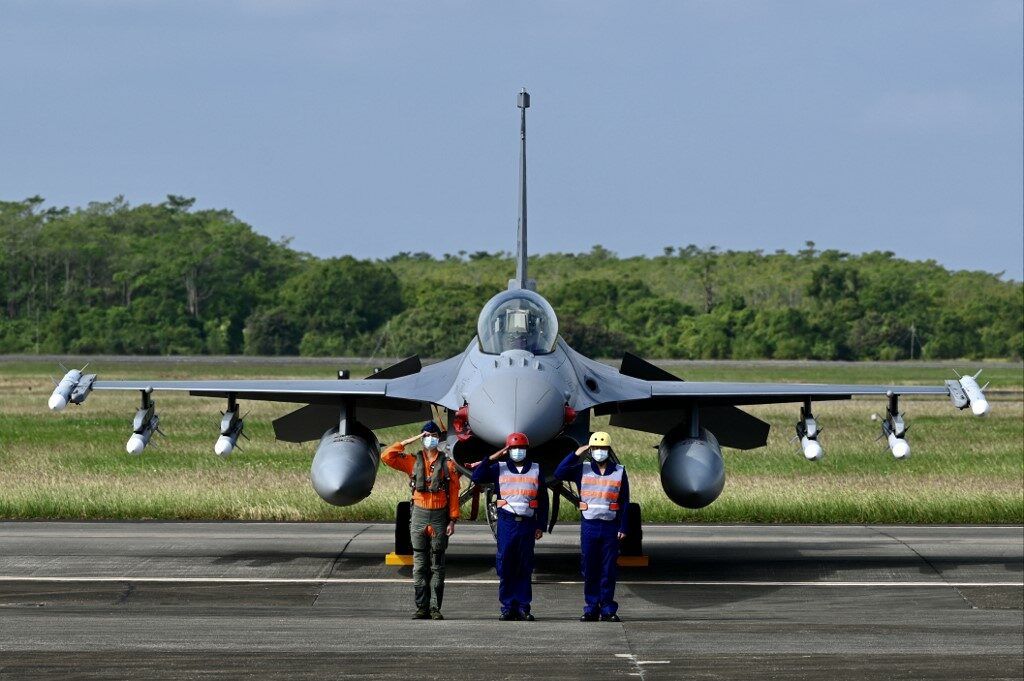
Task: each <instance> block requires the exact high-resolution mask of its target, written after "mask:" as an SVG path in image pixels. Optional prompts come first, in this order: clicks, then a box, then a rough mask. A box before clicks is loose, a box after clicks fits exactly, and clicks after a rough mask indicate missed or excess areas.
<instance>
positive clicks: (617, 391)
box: [575, 353, 989, 449]
mask: <svg viewBox="0 0 1024 681" xmlns="http://www.w3.org/2000/svg"><path fill="white" fill-rule="evenodd" d="M575 361H576V362H577V365H578V366H580V367H581V368H582V369H583V372H582V375H583V376H588V375H589V376H594V377H596V380H600V381H601V382H602V383H603V384H605V386H606V389H602V390H601V391H600V392H598V393H594V392H591V393H590V394H588V395H586V399H587V400H589V404H588V405H587V406H590V407H593V409H594V414H596V415H606V416H611V424H612V425H615V426H620V427H623V428H632V429H634V430H642V431H646V432H650V433H659V434H662V435H663V434H665V433H667V432H668V431H669V430H670V429H672V428H673V427H674V426H675V425H677V424H678V423H679V422H680V419H681V418H682V416H683V415H684V414H688V413H689V412H690V410H692V409H698V410H699V412H700V420H701V422H702V423H703V424H705V425H706V426H707V427H708V428H709V429H710V430H711V431H712V432H715V434H716V435H718V436H719V439H720V441H721V444H722V445H724V446H727V447H734V448H737V449H753V448H756V447H761V446H763V445H764V444H765V443H766V442H767V438H768V429H769V426H768V424H767V423H765V422H764V421H762V420H760V419H758V418H756V417H754V416H752V415H751V414H748V413H746V412H744V411H742V410H741V409H739V408H738V407H741V406H744V405H756V404H780V403H794V402H795V403H801V402H803V403H813V402H820V401H824V400H848V399H850V398H852V397H855V396H861V395H868V396H870V395H878V396H881V397H884V398H886V399H887V400H889V405H890V410H891V409H892V408H894V407H895V404H896V400H897V399H898V398H899V396H901V395H906V396H911V395H935V396H943V397H948V398H949V399H950V401H951V402H952V403H953V406H954V407H956V408H958V409H964V408H967V407H970V408H971V410H972V411H973V412H974V413H975V414H976V415H978V416H984V415H985V414H987V413H988V410H989V406H988V402H987V400H985V397H984V395H983V394H982V391H981V388H979V386H978V384H977V382H976V381H975V379H974V377H972V376H962V377H960V378H959V380H949V381H946V382H945V384H944V385H860V384H822V383H734V382H718V381H684V380H683V379H681V378H679V377H677V376H675V375H673V374H671V373H669V372H667V371H665V370H664V369H661V368H660V367H657V366H654V365H653V364H650V363H649V362H646V361H644V360H643V359H641V358H639V357H637V356H636V355H632V354H629V353H627V354H626V355H625V356H624V357H623V360H622V365H621V366H620V368H619V370H618V371H617V372H616V371H615V370H614V369H612V368H611V367H608V366H607V365H601V364H599V363H597V362H594V361H593V360H587V359H585V358H581V356H579V355H577V356H576V358H575ZM808 413H809V412H808ZM896 416H898V414H894V415H893V418H895V417H896Z"/></svg>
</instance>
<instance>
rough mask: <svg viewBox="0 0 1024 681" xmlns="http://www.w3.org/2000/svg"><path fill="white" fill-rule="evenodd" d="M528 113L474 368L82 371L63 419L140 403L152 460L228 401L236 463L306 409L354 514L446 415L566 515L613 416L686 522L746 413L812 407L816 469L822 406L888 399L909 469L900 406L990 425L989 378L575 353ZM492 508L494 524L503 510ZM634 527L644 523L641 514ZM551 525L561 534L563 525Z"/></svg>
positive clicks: (300, 437)
mask: <svg viewBox="0 0 1024 681" xmlns="http://www.w3.org/2000/svg"><path fill="white" fill-rule="evenodd" d="M529 106H530V96H529V94H528V93H527V92H526V91H525V90H523V91H522V92H521V93H519V97H518V107H519V109H520V125H521V127H520V180H519V181H520V187H519V198H520V204H519V228H518V250H517V260H516V275H515V278H514V279H512V280H510V281H509V283H508V288H507V290H505V291H502V292H500V293H498V294H497V295H495V296H494V297H493V298H491V299H490V300H489V301H488V302H487V304H486V305H484V307H483V310H482V311H481V312H480V317H479V321H478V322H477V334H476V337H474V338H472V339H471V340H469V342H468V344H467V346H466V349H465V350H464V351H463V352H462V353H461V354H459V355H457V356H455V357H452V358H450V359H447V360H444V361H442V362H439V363H437V364H433V365H430V366H422V365H421V363H420V360H419V358H418V357H410V358H408V359H405V360H403V361H401V362H399V363H397V364H395V365H393V366H390V367H388V368H386V369H383V370H382V371H378V372H377V373H374V374H373V375H371V376H368V377H367V378H365V379H363V380H338V379H329V380H230V381H229V380H214V381H102V380H97V379H96V375H95V374H88V375H83V373H82V372H81V371H78V370H71V371H68V372H67V374H66V375H65V376H64V378H63V379H62V380H61V381H60V383H59V384H57V387H56V388H55V389H54V391H53V394H52V395H51V397H50V400H49V406H50V408H51V409H53V410H57V411H59V410H61V409H63V408H64V407H65V406H66V405H67V404H68V403H69V402H72V403H75V404H80V403H82V402H83V401H84V400H85V399H86V397H87V396H88V395H89V393H90V392H91V391H93V390H137V391H139V393H140V395H141V406H140V408H139V410H138V413H137V414H136V416H135V420H134V424H133V431H132V434H131V437H130V439H129V440H128V444H127V450H128V452H129V453H130V454H141V453H142V451H143V450H144V449H145V447H146V445H147V444H148V443H149V441H150V439H151V438H152V436H153V433H154V432H159V416H158V415H157V412H156V408H155V403H154V401H153V399H152V393H153V392H155V391H160V390H175V391H187V392H188V393H189V394H190V395H193V396H196V397H219V398H222V399H226V400H227V410H226V411H225V412H224V416H223V419H222V421H221V427H220V434H219V437H218V439H217V441H216V444H215V448H214V449H215V452H216V453H217V454H218V455H220V456H227V455H228V454H230V453H231V451H232V450H233V449H234V448H235V447H236V446H237V442H238V439H239V437H241V436H243V429H244V422H243V419H242V418H241V417H240V415H239V414H240V412H239V400H268V401H274V402H290V403H296V404H302V405H304V406H302V407H300V408H299V409H297V410H295V411H292V412H291V413H289V414H287V415H285V416H282V417H281V418H279V419H277V420H276V421H274V432H275V434H276V436H277V439H279V440H284V441H287V442H307V441H312V440H319V445H318V446H317V450H316V454H315V456H314V457H313V463H312V470H311V478H312V483H313V487H314V489H315V490H316V492H317V494H319V495H320V496H321V497H322V498H323V499H324V501H326V502H328V503H330V504H335V505H338V506H347V505H350V504H355V503H357V502H359V501H361V500H362V499H365V498H366V497H367V496H369V494H370V492H371V490H372V489H373V485H374V481H375V479H376V477H377V469H378V464H379V458H380V456H379V455H380V444H379V442H378V441H377V438H376V436H375V435H374V432H373V431H374V430H375V429H378V428H385V427H388V426H397V425H402V424H409V423H416V422H421V421H423V420H425V419H428V418H430V417H431V415H432V413H433V412H438V413H440V414H442V418H443V419H444V420H446V421H447V425H448V430H447V440H446V443H445V444H446V447H445V450H446V451H447V453H448V455H449V456H451V457H452V459H453V460H454V461H455V462H456V464H458V465H459V466H460V467H461V466H462V465H463V464H465V463H467V462H471V461H477V460H479V459H481V458H482V457H483V456H485V455H488V454H490V453H492V452H494V451H495V449H497V448H500V447H502V446H503V445H504V443H505V438H506V436H507V435H509V434H510V433H513V432H521V433H525V434H526V435H527V436H528V437H529V440H530V443H531V445H532V447H531V457H532V458H533V460H535V461H539V462H541V465H542V468H543V470H545V472H546V473H547V476H548V477H547V484H548V486H549V488H550V489H551V490H552V491H553V492H554V493H555V496H554V502H555V504H556V505H557V502H558V500H559V499H560V498H566V499H569V500H571V501H574V502H575V501H578V499H577V497H576V495H575V494H574V492H573V490H572V489H570V488H569V487H568V486H566V485H563V484H562V483H560V482H556V481H554V480H553V479H552V478H551V472H552V470H553V468H554V466H555V464H557V462H558V461H559V460H560V459H561V458H562V457H564V456H565V454H566V453H568V452H569V451H571V450H573V449H575V448H576V447H577V446H578V445H579V444H580V443H582V442H586V441H587V438H588V436H589V433H590V427H589V425H590V416H591V414H596V415H609V416H610V417H611V419H610V420H611V424H612V425H613V426H618V427H623V428H631V429H634V430H640V431H645V432H649V433H654V434H657V435H660V436H661V441H660V444H659V445H658V456H659V460H660V465H661V484H662V487H663V488H664V491H665V493H666V494H667V495H668V496H669V498H671V499H672V501H674V502H675V503H677V504H679V505H681V506H685V507H687V508H701V507H704V506H707V505H708V504H710V503H711V502H713V501H714V500H715V499H716V498H717V497H718V496H719V494H720V493H721V492H722V488H723V486H724V485H725V466H724V463H723V460H722V453H721V447H733V448H737V449H753V448H756V447H762V446H764V445H765V443H766V442H767V436H768V428H769V425H768V424H767V423H765V422H764V421H762V420H760V419H758V418H755V417H754V416H751V415H750V414H748V413H746V412H744V411H742V410H741V409H739V408H738V407H740V406H743V405H753V404H769V403H782V402H791V403H795V404H799V405H800V412H799V420H797V422H796V439H799V441H800V445H801V448H802V450H803V454H804V456H805V457H806V458H807V459H809V460H812V461H813V460H817V459H819V458H820V457H821V456H822V448H821V445H820V444H819V442H818V432H819V427H818V425H817V422H816V421H815V418H814V415H813V413H812V409H811V407H812V405H813V403H814V402H815V401H820V400H845V399H849V398H850V397H852V396H854V395H878V396H882V397H884V398H885V399H886V401H887V408H886V412H885V416H884V417H883V418H882V419H881V438H884V439H885V440H887V442H888V445H889V448H890V450H891V451H892V454H893V455H894V456H895V457H896V458H897V459H903V458H906V457H907V456H909V455H910V446H909V444H908V443H907V440H906V437H905V436H906V430H907V426H906V423H905V421H904V415H903V414H902V413H901V412H900V411H899V398H900V396H901V395H946V396H948V397H949V398H950V399H951V401H952V403H953V406H955V407H957V408H959V409H965V408H970V409H971V410H972V412H973V413H974V414H975V415H977V416H985V415H986V414H988V412H989V404H988V401H987V400H986V399H985V396H984V394H983V392H982V388H981V387H980V386H979V385H978V383H977V381H976V380H975V379H976V376H960V377H959V378H958V379H956V380H948V381H946V382H945V384H944V385H935V386H897V385H808V384H796V383H723V382H698V381H684V380H682V379H679V378H677V377H676V376H674V375H672V374H670V373H668V372H666V371H664V370H662V369H660V368H658V367H656V366H654V365H652V364H649V363H648V362H645V361H644V360H642V359H640V358H639V357H636V356H634V355H631V354H626V355H625V356H624V357H623V359H622V363H621V365H620V366H619V368H618V369H615V368H613V367H610V366H608V365H606V364H602V363H600V362H596V361H594V360H591V359H588V358H587V357H584V356H583V355H581V354H579V353H578V352H576V351H574V350H573V349H572V348H571V347H569V346H568V345H567V344H566V342H565V341H564V340H563V339H562V338H561V337H560V336H559V335H558V319H557V317H556V316H555V311H554V310H553V309H552V307H551V305H550V304H549V303H548V301H547V300H545V299H544V297H543V296H541V295H540V294H539V293H537V290H536V284H535V282H534V281H533V280H531V279H530V278H529V277H528V276H527V247H526V246H527V244H526V109H527V108H528V107H529ZM339 378H346V377H342V376H339ZM463 470H464V472H465V469H463ZM478 495H479V490H466V492H465V493H464V494H463V496H462V501H463V502H467V501H470V500H472V501H473V513H472V515H473V516H475V515H476V512H477V509H478V501H479V496H478ZM488 501H492V499H489V500H488ZM485 508H488V510H490V514H489V515H490V516H491V519H492V520H493V505H491V504H487V506H485ZM636 510H637V511H639V509H636ZM399 515H401V511H400V513H399ZM631 515H632V516H633V518H634V523H639V517H640V514H639V512H635V513H631ZM551 517H552V523H553V520H554V518H555V517H557V512H553V513H552V514H551ZM633 534H634V535H637V536H638V535H639V532H636V533H633ZM635 550H636V548H635V547H634V551H635ZM400 552H401V551H400ZM624 552H626V551H624Z"/></svg>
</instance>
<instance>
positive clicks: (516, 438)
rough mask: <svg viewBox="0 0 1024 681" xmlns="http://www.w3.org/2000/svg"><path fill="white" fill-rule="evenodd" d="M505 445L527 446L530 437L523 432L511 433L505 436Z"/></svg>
mask: <svg viewBox="0 0 1024 681" xmlns="http://www.w3.org/2000/svg"><path fill="white" fill-rule="evenodd" d="M505 446H506V447H529V446H530V439H529V438H528V437H526V435H524V434H523V433H512V434H511V435H509V436H508V437H507V438H505Z"/></svg>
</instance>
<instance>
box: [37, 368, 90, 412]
mask: <svg viewBox="0 0 1024 681" xmlns="http://www.w3.org/2000/svg"><path fill="white" fill-rule="evenodd" d="M87 366H89V365H88V364H86V365H85V366H84V367H82V368H81V369H70V370H68V371H67V373H66V374H64V378H62V379H60V382H59V383H58V382H57V381H53V385H54V388H53V393H52V394H51V395H50V399H49V401H48V402H47V405H48V406H49V407H50V409H52V410H53V411H61V410H63V409H64V407H66V406H68V403H71V404H81V403H82V402H85V398H86V397H88V396H89V393H90V392H92V384H93V383H94V382H95V381H96V374H82V372H83V371H85V368H86V367H87ZM61 368H62V369H67V367H65V366H64V365H61ZM51 380H52V379H51Z"/></svg>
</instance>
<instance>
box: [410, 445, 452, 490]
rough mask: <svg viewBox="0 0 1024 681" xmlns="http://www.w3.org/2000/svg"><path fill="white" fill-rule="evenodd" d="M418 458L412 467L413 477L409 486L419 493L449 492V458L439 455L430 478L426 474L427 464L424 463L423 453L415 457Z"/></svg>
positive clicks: (417, 453)
mask: <svg viewBox="0 0 1024 681" xmlns="http://www.w3.org/2000/svg"><path fill="white" fill-rule="evenodd" d="M414 456H415V457H416V463H415V464H413V467H412V476H411V477H410V479H409V484H410V485H411V486H412V488H413V489H414V490H416V491H417V492H440V491H442V490H444V491H447V490H448V458H447V457H446V456H444V455H443V454H441V452H438V453H437V458H436V459H435V460H434V472H433V475H431V476H430V477H429V478H427V474H426V462H425V461H424V456H423V452H422V450H421V451H418V452H416V454H415V455H414Z"/></svg>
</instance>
